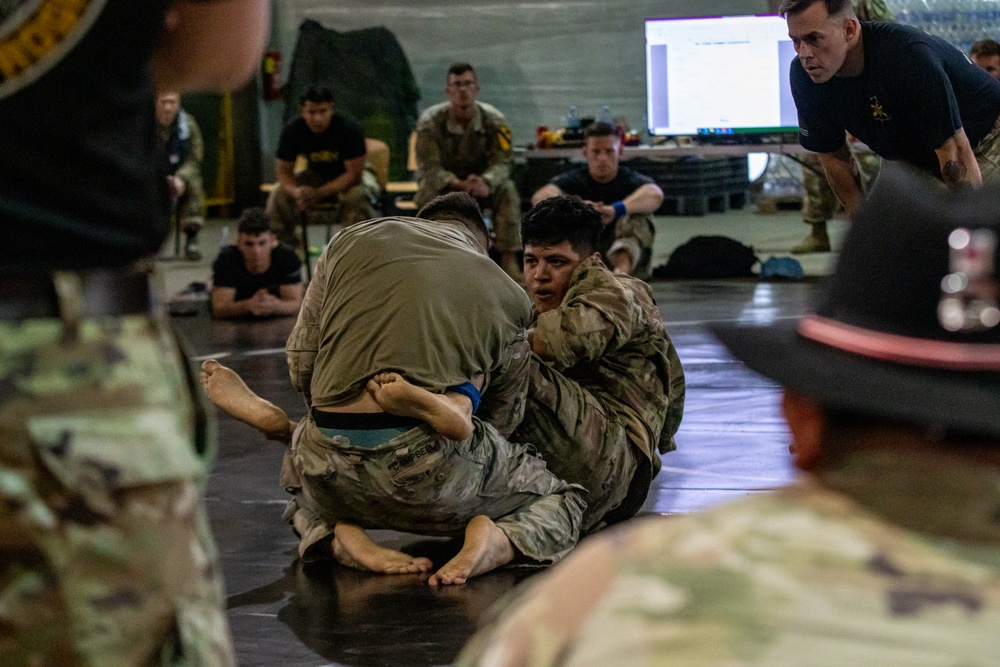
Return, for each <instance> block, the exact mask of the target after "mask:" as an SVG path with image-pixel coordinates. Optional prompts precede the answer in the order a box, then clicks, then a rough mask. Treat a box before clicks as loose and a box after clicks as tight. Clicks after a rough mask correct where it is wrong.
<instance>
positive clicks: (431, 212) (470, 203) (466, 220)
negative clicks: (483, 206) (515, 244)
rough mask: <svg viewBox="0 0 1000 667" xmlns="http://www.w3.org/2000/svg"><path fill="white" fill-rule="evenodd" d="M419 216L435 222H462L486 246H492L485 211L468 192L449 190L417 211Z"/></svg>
mask: <svg viewBox="0 0 1000 667" xmlns="http://www.w3.org/2000/svg"><path fill="white" fill-rule="evenodd" d="M417 217H418V218H423V219H424V220H433V221H435V222H441V221H444V220H455V221H458V222H461V223H462V224H463V225H465V227H466V229H468V230H469V231H470V232H472V233H473V234H475V235H476V237H477V238H478V239H479V240H480V241H482V242H483V246H484V247H485V248H489V247H490V230H489V229H487V228H486V222H485V221H484V220H483V213H482V211H480V210H479V204H477V203H476V200H475V199H473V198H472V195H470V194H469V193H467V192H449V193H448V194H444V195H439V196H437V197H435V198H434V199H432V200H430V201H429V202H427V204H425V205H424V207H423V208H422V209H420V210H419V211H417Z"/></svg>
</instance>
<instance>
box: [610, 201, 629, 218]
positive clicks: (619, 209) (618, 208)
mask: <svg viewBox="0 0 1000 667" xmlns="http://www.w3.org/2000/svg"><path fill="white" fill-rule="evenodd" d="M611 208H613V209H615V220H617V219H618V218H624V217H625V216H626V215H628V211H626V210H625V202H623V201H622V200H621V199H619V200H618V201H616V202H615V203H614V204H612V205H611Z"/></svg>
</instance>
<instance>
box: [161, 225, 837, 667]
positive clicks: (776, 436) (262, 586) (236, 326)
mask: <svg viewBox="0 0 1000 667" xmlns="http://www.w3.org/2000/svg"><path fill="white" fill-rule="evenodd" d="M795 231H796V232H797V231H800V228H798V229H795ZM653 288H654V293H655V295H656V298H657V302H658V303H659V306H660V310H661V313H662V315H663V319H664V321H665V322H666V323H667V326H668V329H669V331H670V333H671V336H672V337H673V340H674V343H675V345H676V346H677V348H678V352H679V355H680V358H681V360H682V362H683V364H684V369H685V373H686V376H687V405H686V410H685V415H684V422H683V424H682V426H681V430H680V433H679V435H678V437H677V442H678V450H677V451H676V452H673V453H670V454H667V455H665V456H664V457H663V466H664V467H663V471H662V472H661V473H660V475H659V476H658V477H657V478H656V479H655V480H654V487H653V489H652V491H651V493H650V495H649V498H648V500H647V502H646V506H645V508H644V510H643V511H644V512H656V513H667V514H670V513H683V512H690V511H693V510H698V509H700V508H703V507H706V506H710V505H714V504H717V503H720V502H724V501H727V500H731V499H734V498H738V497H741V496H744V495H746V494H749V493H758V492H761V491H763V490H766V489H768V488H772V487H775V486H779V485H782V484H785V483H787V482H788V481H790V480H791V478H792V476H793V473H792V470H791V468H790V465H789V461H788V454H787V444H788V443H787V433H786V431H785V429H784V427H783V424H782V421H781V419H780V416H779V412H778V399H779V390H778V388H777V387H776V386H775V385H773V384H772V383H770V382H768V381H767V380H764V379H762V378H760V377H758V376H756V375H754V374H752V373H751V372H750V371H748V370H747V369H746V368H745V367H743V366H742V365H741V364H739V363H738V362H735V361H733V360H732V359H731V358H730V357H729V356H728V355H727V354H726V353H725V351H724V350H723V348H722V347H721V346H720V345H719V344H718V343H717V342H716V341H715V339H714V338H713V337H712V336H711V335H710V333H708V330H707V328H706V327H707V325H710V324H711V323H715V322H734V321H741V322H767V321H773V320H778V319H786V318H794V317H796V316H797V315H799V314H801V313H802V312H803V311H804V310H806V309H807V308H808V307H809V305H810V304H811V303H812V300H813V299H814V298H815V296H816V294H817V293H818V291H819V288H820V283H819V281H818V280H812V281H808V282H803V283H760V282H757V281H755V280H746V281H708V282H669V283H667V282H660V283H654V284H653ZM173 319H174V323H175V324H176V326H177V329H178V330H179V331H180V332H181V334H182V336H183V338H185V339H186V341H187V342H188V344H189V345H190V350H191V356H192V363H196V362H197V361H199V360H201V359H205V358H210V357H217V358H221V359H222V360H223V362H224V363H225V364H227V365H229V366H230V367H232V368H233V369H235V370H236V371H237V372H239V373H240V374H241V375H242V376H243V377H244V378H245V379H246V381H247V383H248V384H249V385H250V386H251V388H253V389H254V390H255V391H257V392H258V393H259V394H261V395H262V396H265V397H266V398H268V399H270V400H271V401H273V402H274V403H276V404H277V405H279V406H280V407H282V408H284V409H285V410H286V411H287V412H288V413H289V415H290V416H291V417H292V418H298V417H300V416H301V415H302V414H303V412H304V406H303V404H302V402H301V400H300V398H299V397H298V396H297V395H296V394H295V393H294V391H293V390H292V388H291V385H290V383H289V380H288V373H287V367H286V363H285V357H284V352H283V346H284V343H285V339H286V338H287V336H288V333H289V331H290V329H291V327H292V324H293V319H291V318H285V319H279V320H271V321H262V322H236V323H233V322H213V321H211V320H210V319H209V318H208V316H207V314H206V313H205V312H204V310H202V312H200V313H199V314H197V315H193V316H187V317H175V318H173ZM218 431H219V451H218V458H217V462H216V464H215V468H214V470H213V473H212V475H211V477H210V479H209V483H208V491H207V500H208V507H209V512H210V516H211V519H212V526H213V529H214V531H215V536H216V541H217V543H218V547H219V550H220V552H221V559H222V564H223V569H224V572H225V578H226V589H227V593H228V605H229V620H230V623H231V627H232V631H233V635H234V639H235V643H236V649H237V653H238V656H239V662H240V664H241V665H261V666H264V665H267V666H282V667H298V666H302V667H306V666H319V665H351V666H355V665H357V666H360V665H388V666H396V665H415V666H416V665H446V664H449V663H450V662H451V661H452V660H453V659H454V658H455V656H456V654H457V652H458V651H459V649H460V648H461V646H462V645H463V643H464V642H465V641H466V640H467V639H468V637H469V636H470V635H471V633H472V632H473V631H474V629H475V627H476V625H477V623H478V622H479V620H480V619H481V618H482V616H483V614H484V613H485V612H486V610H487V609H488V608H489V607H490V606H491V605H492V604H493V603H494V602H495V601H497V600H498V599H499V598H500V597H501V596H503V595H505V594H508V593H509V592H510V591H511V590H512V589H514V588H515V587H516V586H517V584H518V583H519V582H521V581H522V580H524V579H525V578H527V577H529V576H532V575H534V574H536V573H537V572H538V570H537V569H532V568H508V569H501V570H499V571H496V572H493V573H490V574H487V575H485V576H482V577H479V578H476V579H473V580H471V581H470V582H469V583H468V584H466V585H464V586H458V587H452V588H446V589H442V590H436V589H433V588H431V587H429V586H428V585H427V584H426V583H425V578H426V577H425V576H416V575H413V576H409V575H408V576H379V575H369V574H364V573H359V572H354V571H351V570H348V569H345V568H342V567H339V566H336V565H333V564H330V563H322V564H311V565H309V566H303V565H302V564H301V563H300V562H298V560H297V559H296V540H295V538H294V537H293V535H292V534H291V532H290V530H289V529H288V528H287V527H286V526H285V524H283V523H282V521H281V513H282V510H283V507H284V502H285V498H284V493H283V491H282V490H281V489H280V488H279V485H278V470H279V466H280V461H281V455H282V446H280V445H277V444H275V443H272V442H268V441H266V440H264V438H263V437H262V436H260V435H258V434H257V433H256V432H255V431H253V430H251V429H250V428H249V427H247V426H244V425H243V424H241V423H238V422H236V421H234V420H233V419H231V418H229V417H227V416H225V415H220V416H219V418H218ZM374 537H375V538H376V540H377V541H379V542H382V543H384V544H388V545H391V546H394V547H402V548H404V549H405V550H406V551H410V552H412V553H418V554H421V555H428V556H429V557H430V558H431V559H432V560H433V561H435V563H438V564H440V563H442V562H444V561H445V560H446V559H447V558H448V557H449V554H451V553H454V552H455V551H456V550H457V545H456V544H454V543H452V542H449V541H446V540H440V539H433V540H431V539H426V538H422V537H419V536H413V535H403V534H399V533H392V532H380V533H375V534H374Z"/></svg>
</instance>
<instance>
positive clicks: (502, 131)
mask: <svg viewBox="0 0 1000 667" xmlns="http://www.w3.org/2000/svg"><path fill="white" fill-rule="evenodd" d="M497 143H498V144H499V145H500V150H503V151H509V150H510V149H511V146H513V145H514V133H513V132H511V131H510V127H509V126H508V125H506V124H503V123H501V124H500V125H498V126H497Z"/></svg>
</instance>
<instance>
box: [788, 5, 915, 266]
mask: <svg viewBox="0 0 1000 667" xmlns="http://www.w3.org/2000/svg"><path fill="white" fill-rule="evenodd" d="M854 13H855V15H856V16H857V17H858V20H859V21H895V20H896V18H895V17H894V16H893V15H892V12H890V11H889V9H888V8H887V7H886V6H885V2H883V0H855V1H854ZM854 159H855V161H856V162H857V163H858V168H859V169H860V172H861V181H862V182H863V183H865V184H867V185H871V183H872V181H873V180H874V179H875V176H876V175H877V174H878V168H879V165H880V164H881V162H882V161H881V159H880V158H879V157H878V156H877V155H875V154H874V153H854ZM802 165H803V169H802V188H803V193H802V222H804V223H806V224H807V225H810V227H811V228H812V229H811V231H810V232H809V236H807V237H806V238H805V239H803V240H802V242H801V243H799V244H798V245H797V246H795V247H794V248H792V252H793V253H795V254H805V253H810V252H829V251H830V237H829V235H828V234H827V230H826V223H827V221H828V220H830V218H832V217H833V214H834V212H835V211H836V210H837V208H838V207H839V206H840V202H838V201H837V195H835V194H834V192H833V188H831V187H830V183H829V182H828V181H827V180H826V175H825V174H824V173H823V167H822V165H821V164H820V162H819V156H818V155H816V154H815V153H809V154H807V155H806V156H804V157H803V158H802Z"/></svg>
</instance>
